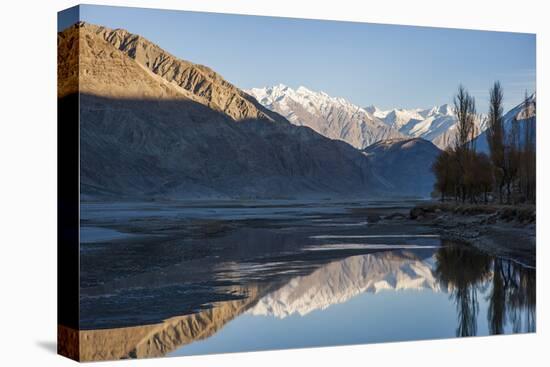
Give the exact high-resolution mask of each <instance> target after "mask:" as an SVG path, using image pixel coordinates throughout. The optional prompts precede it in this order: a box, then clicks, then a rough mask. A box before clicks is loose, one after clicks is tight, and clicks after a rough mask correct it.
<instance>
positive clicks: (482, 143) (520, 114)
mask: <svg viewBox="0 0 550 367" xmlns="http://www.w3.org/2000/svg"><path fill="white" fill-rule="evenodd" d="M536 102H537V97H536V94H533V95H531V96H530V97H529V104H530V106H529V108H526V106H525V101H523V102H521V103H520V104H518V105H517V106H516V107H514V108H512V109H511V110H510V111H508V112H507V113H506V114H505V115H504V130H505V131H506V132H510V130H511V129H512V124H513V122H514V120H515V119H516V120H517V121H518V127H519V135H520V139H521V138H523V136H524V135H523V134H524V131H525V130H524V128H525V126H526V124H527V123H533V124H535V123H536V116H535V111H534V108H533V107H534V106H533V103H536ZM532 117H535V118H533V119H531V118H532ZM527 119H529V120H527ZM528 121H529V122H528ZM534 131H535V134H536V129H534ZM535 138H536V136H535ZM474 142H475V146H476V150H477V151H478V152H484V153H487V154H489V144H488V142H487V132H486V131H484V132H483V133H482V134H480V135H479V136H478V137H477V138H476V139H475V140H474Z"/></svg>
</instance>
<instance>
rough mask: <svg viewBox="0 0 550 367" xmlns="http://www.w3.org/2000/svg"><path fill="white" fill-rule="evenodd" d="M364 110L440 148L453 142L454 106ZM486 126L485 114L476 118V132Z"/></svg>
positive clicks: (370, 107)
mask: <svg viewBox="0 0 550 367" xmlns="http://www.w3.org/2000/svg"><path fill="white" fill-rule="evenodd" d="M365 110H367V111H369V112H370V113H371V114H373V115H374V116H376V117H377V118H379V119H380V120H382V121H384V122H385V123H386V124H388V126H391V127H393V128H395V129H397V130H399V132H401V133H402V134H404V135H406V136H409V137H415V138H423V139H426V140H429V141H431V142H432V143H434V144H435V145H436V146H437V147H439V148H440V149H445V148H447V147H448V146H451V145H452V144H454V142H455V134H456V122H457V118H456V115H455V113H454V108H453V107H452V106H450V105H448V104H444V105H442V106H436V107H433V108H430V109H420V108H417V109H411V110H406V109H392V110H388V111H382V110H380V109H379V108H377V107H376V106H369V107H366V108H365ZM486 128H487V119H486V116H480V117H479V118H478V119H476V130H477V134H481V133H482V132H483V131H485V129H486Z"/></svg>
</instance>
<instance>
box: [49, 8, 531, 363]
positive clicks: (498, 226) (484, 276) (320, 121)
mask: <svg viewBox="0 0 550 367" xmlns="http://www.w3.org/2000/svg"><path fill="white" fill-rule="evenodd" d="M57 31H58V33H57V45H58V116H59V118H58V123H59V126H58V134H59V139H58V149H59V154H58V160H59V169H58V175H59V180H58V181H59V184H58V207H59V211H58V223H59V224H58V233H59V236H58V237H59V242H58V264H59V273H58V304H59V308H58V350H59V353H60V354H62V355H64V356H67V357H70V358H73V359H76V360H80V361H100V360H115V359H127V358H149V357H168V356H186V355H197V354H209V353H228V352H247V351H261V350H274V349H287V348H305V347H325V346H337V345H351V344H369V343H381V342H395V341H417V340H429V339H440V338H461V337H473V336H488V335H496V334H517V333H533V332H535V331H536V276H535V269H536V247H535V229H536V211H535V202H536V164H535V163H536V93H535V90H536V65H535V49H536V36H535V35H534V34H524V33H510V32H492V31H482V30H463V29H445V28H429V27H417V26H414V27H413V26H404V25H403V26H402V25H384V24H369V23H357V22H341V21H330V20H312V19H292V18H280V17H265V16H245V15H230V14H216V13H200V12H187V11H170V10H156V9H142V8H126V7H109V6H95V5H81V6H76V7H73V8H70V9H66V10H63V11H61V12H60V13H59V14H58V30H57ZM456 342H457V343H459V342H460V341H459V340H458V339H457V340H456ZM482 342H483V341H482V340H480V343H482ZM396 348H398V346H396Z"/></svg>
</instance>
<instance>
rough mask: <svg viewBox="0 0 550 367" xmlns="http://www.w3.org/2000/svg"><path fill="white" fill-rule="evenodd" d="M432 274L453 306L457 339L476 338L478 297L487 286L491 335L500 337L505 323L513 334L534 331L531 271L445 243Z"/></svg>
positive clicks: (533, 285) (532, 275)
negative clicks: (452, 301)
mask: <svg viewBox="0 0 550 367" xmlns="http://www.w3.org/2000/svg"><path fill="white" fill-rule="evenodd" d="M435 273H436V275H437V277H438V279H439V280H440V282H441V283H442V284H443V285H444V286H445V287H446V288H448V289H449V292H450V296H451V298H452V299H453V300H454V302H455V304H456V312H457V319H458V320H457V321H458V326H457V328H456V336H475V335H477V325H478V322H477V318H478V312H479V302H478V294H479V292H480V290H485V288H487V287H489V288H490V291H489V296H488V301H489V305H488V311H487V319H488V323H489V333H490V334H503V333H504V326H505V325H506V323H507V321H509V322H510V323H511V324H512V325H513V331H514V332H515V333H519V332H522V331H525V332H533V331H535V290H536V287H535V271H534V269H529V268H527V267H524V266H521V265H519V264H517V263H515V262H513V261H512V260H505V259H501V258H496V257H492V256H489V255H486V254H484V253H482V252H479V251H476V250H473V249H471V248H466V247H463V246H457V245H453V244H449V243H448V244H447V245H446V246H444V247H442V248H441V249H439V250H438V251H437V253H436V266H435ZM523 323H525V325H523Z"/></svg>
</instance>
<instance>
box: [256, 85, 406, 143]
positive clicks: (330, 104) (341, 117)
mask: <svg viewBox="0 0 550 367" xmlns="http://www.w3.org/2000/svg"><path fill="white" fill-rule="evenodd" d="M246 92H247V93H248V94H250V95H251V96H253V97H254V98H256V99H257V100H258V102H260V103H261V104H262V105H264V106H265V107H267V108H268V109H270V110H272V111H275V112H277V113H279V114H281V115H283V116H284V117H286V118H287V119H288V120H289V121H290V122H291V123H293V124H294V125H298V126H308V127H310V128H312V129H313V130H315V131H316V132H318V133H320V134H322V135H324V136H326V137H328V138H331V139H338V140H343V141H345V142H347V143H349V144H351V145H352V146H354V147H356V148H358V149H363V148H365V147H367V146H369V145H371V144H373V143H375V142H377V141H380V140H385V139H391V138H404V137H406V136H405V135H404V134H402V133H400V132H399V131H398V130H397V129H396V128H394V127H393V126H391V125H389V124H387V123H385V122H383V121H381V120H380V119H379V118H377V117H376V116H373V115H372V114H371V113H369V112H367V111H366V110H365V109H363V108H361V107H359V106H356V105H354V104H352V103H350V102H348V101H347V100H345V99H344V98H337V97H331V96H329V95H328V94H326V93H324V92H316V91H312V90H310V89H308V88H306V87H303V86H301V87H299V88H297V89H292V88H290V87H288V86H286V85H283V84H279V85H276V86H272V87H265V88H253V89H250V90H246Z"/></svg>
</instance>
